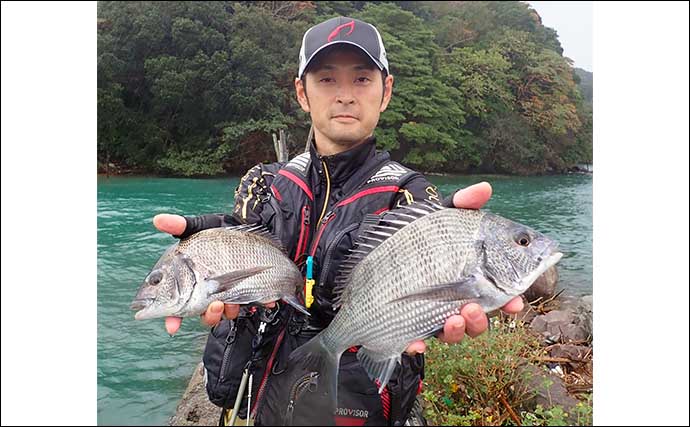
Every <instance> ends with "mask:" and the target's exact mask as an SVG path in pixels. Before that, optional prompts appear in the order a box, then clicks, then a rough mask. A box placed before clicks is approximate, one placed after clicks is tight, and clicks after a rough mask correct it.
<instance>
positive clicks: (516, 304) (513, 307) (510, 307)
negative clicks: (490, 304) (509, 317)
mask: <svg viewBox="0 0 690 427" xmlns="http://www.w3.org/2000/svg"><path fill="white" fill-rule="evenodd" d="M524 307H525V304H524V302H523V301H522V297H515V298H513V299H511V300H510V301H508V304H506V305H504V306H503V307H501V310H502V311H504V312H506V313H508V314H515V313H519V312H521V311H522V309H523V308H524Z"/></svg>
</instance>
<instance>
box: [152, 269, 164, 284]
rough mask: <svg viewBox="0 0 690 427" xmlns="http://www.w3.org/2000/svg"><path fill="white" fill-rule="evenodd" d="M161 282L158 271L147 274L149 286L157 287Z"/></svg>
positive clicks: (161, 275) (161, 277) (161, 276)
mask: <svg viewBox="0 0 690 427" xmlns="http://www.w3.org/2000/svg"><path fill="white" fill-rule="evenodd" d="M161 280H163V273H161V272H160V271H154V272H152V273H151V274H149V285H153V286H155V285H157V284H159V283H160V282H161Z"/></svg>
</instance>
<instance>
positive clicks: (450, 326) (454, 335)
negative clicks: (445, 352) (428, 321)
mask: <svg viewBox="0 0 690 427" xmlns="http://www.w3.org/2000/svg"><path fill="white" fill-rule="evenodd" d="M464 337H465V319H463V317H462V316H458V315H455V316H450V317H449V318H448V319H446V323H445V324H444V325H443V332H441V333H440V334H439V335H438V339H440V340H441V341H443V342H447V343H448V344H457V343H459V342H460V341H462V339H463V338H464Z"/></svg>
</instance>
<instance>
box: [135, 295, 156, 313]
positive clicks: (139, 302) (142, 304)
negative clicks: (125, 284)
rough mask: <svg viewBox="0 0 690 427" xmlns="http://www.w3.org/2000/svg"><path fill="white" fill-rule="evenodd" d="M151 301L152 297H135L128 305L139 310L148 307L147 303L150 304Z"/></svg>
mask: <svg viewBox="0 0 690 427" xmlns="http://www.w3.org/2000/svg"><path fill="white" fill-rule="evenodd" d="M152 302H153V298H142V299H135V300H134V301H132V304H131V305H130V306H129V307H130V308H131V309H132V310H136V311H139V310H143V309H145V308H146V307H148V306H149V305H151V303H152Z"/></svg>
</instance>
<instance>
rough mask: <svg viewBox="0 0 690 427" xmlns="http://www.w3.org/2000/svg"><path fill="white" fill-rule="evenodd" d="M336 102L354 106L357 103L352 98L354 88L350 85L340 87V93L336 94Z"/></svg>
mask: <svg viewBox="0 0 690 427" xmlns="http://www.w3.org/2000/svg"><path fill="white" fill-rule="evenodd" d="M335 100H336V102H338V103H339V104H352V103H354V102H355V98H354V96H352V88H351V87H350V85H338V91H337V92H336V94H335Z"/></svg>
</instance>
